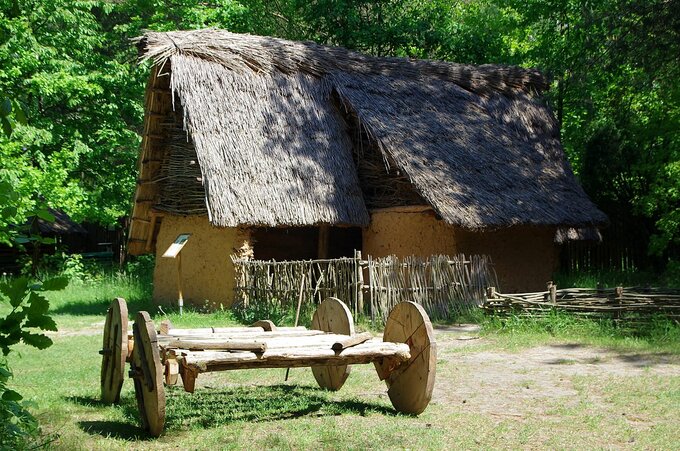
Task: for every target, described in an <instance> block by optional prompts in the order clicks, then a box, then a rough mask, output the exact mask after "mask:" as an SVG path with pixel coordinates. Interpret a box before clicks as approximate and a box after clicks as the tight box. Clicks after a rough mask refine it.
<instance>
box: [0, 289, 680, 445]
mask: <svg viewBox="0 0 680 451" xmlns="http://www.w3.org/2000/svg"><path fill="white" fill-rule="evenodd" d="M115 296H122V297H125V298H126V299H127V300H128V304H129V307H130V314H131V319H132V318H134V312H136V311H138V310H140V309H146V310H149V311H150V313H151V314H152V317H153V318H154V320H155V321H156V323H159V322H160V321H161V320H162V319H165V318H169V319H171V321H172V322H173V324H175V325H176V326H178V327H194V326H207V325H212V326H219V325H233V324H236V320H235V317H234V315H233V314H232V313H231V312H224V311H221V312H215V313H210V314H208V313H200V312H194V311H189V312H187V313H186V314H185V315H183V316H182V317H180V316H179V315H177V314H176V313H174V312H168V309H166V313H167V315H165V314H163V313H162V312H161V311H159V310H158V308H156V307H154V306H153V305H151V304H150V303H149V301H148V299H150V283H149V282H148V280H147V279H145V278H136V277H132V276H129V277H122V276H121V277H119V278H118V279H113V278H110V279H104V280H99V281H94V282H90V283H88V284H73V285H71V286H70V287H69V288H67V290H65V291H62V292H54V293H50V300H51V311H52V313H53V317H54V319H55V320H56V322H57V325H58V326H59V329H60V331H59V332H58V333H56V334H53V335H52V338H53V340H54V345H53V346H52V347H50V348H48V349H46V350H43V351H38V350H36V349H33V348H28V347H26V346H21V345H20V346H17V352H16V353H13V354H12V355H11V358H10V364H11V366H12V369H13V371H14V373H15V379H14V380H13V381H12V386H13V388H15V389H16V390H18V391H19V392H20V393H22V394H23V395H24V396H25V398H27V399H29V400H30V401H32V402H33V403H34V407H33V408H32V411H33V412H34V413H35V415H36V416H37V417H38V419H39V420H40V422H41V424H42V427H43V432H44V434H45V438H46V439H47V440H52V441H51V443H50V446H52V447H54V448H56V449H68V450H71V449H165V448H173V449H231V448H234V449H242V448H252V449H259V448H265V447H266V448H276V449H307V448H324V449H367V448H368V449H393V448H400V449H401V448H409V449H413V448H422V449H459V448H475V449H476V448H505V449H508V448H512V449H516V448H550V449H552V448H563V449H583V448H611V447H615V448H621V447H625V448H640V449H673V448H677V446H678V443H680V431H679V430H678V428H677V424H679V423H680V409H678V406H679V405H680V346H679V345H678V342H679V341H680V340H679V336H678V328H677V327H676V328H673V326H670V328H669V329H668V330H666V332H667V333H666V335H664V334H663V333H661V332H660V331H659V330H657V329H662V328H661V327H660V326H659V327H657V329H654V330H656V332H653V333H652V332H649V333H637V334H636V333H630V331H628V332H627V331H625V330H617V329H615V328H612V327H611V325H607V324H593V323H579V322H578V321H575V320H572V319H569V318H568V317H560V316H558V317H555V318H552V319H550V320H548V321H547V322H545V323H537V322H532V321H530V320H519V319H516V320H510V322H505V323H502V322H498V321H485V320H483V324H482V330H481V333H480V335H479V336H477V337H474V338H475V339H474V340H469V341H466V340H464V339H461V338H460V336H459V334H458V335H457V334H455V333H452V332H448V331H447V330H443V329H442V330H439V331H438V332H437V339H438V349H439V352H438V362H437V371H438V373H437V382H436V385H435V396H434V398H433V401H432V403H431V404H430V406H429V407H428V409H427V410H426V411H425V412H424V413H423V414H421V415H420V416H419V417H410V416H406V415H400V414H397V413H396V412H395V411H394V410H393V408H392V406H391V404H390V402H389V399H388V398H387V395H386V388H385V384H384V383H383V382H381V381H379V380H378V378H377V375H376V373H375V370H374V368H373V366H372V365H357V366H355V367H354V368H353V370H352V374H351V375H350V377H349V379H348V381H347V383H346V384H345V386H344V387H343V388H342V389H341V390H340V391H338V392H328V391H324V390H320V389H318V388H317V386H316V382H315V381H314V378H313V376H312V374H311V371H310V370H309V369H305V368H299V369H292V370H291V374H290V378H289V380H288V381H287V382H284V375H285V370H242V371H231V372H223V373H210V374H202V375H200V376H199V379H198V386H197V390H196V393H194V394H193V395H192V394H189V393H185V392H184V391H183V390H181V388H180V387H168V388H167V413H166V429H165V434H164V435H163V436H161V437H160V438H158V439H151V438H149V437H148V436H147V435H146V434H145V433H144V431H143V430H141V429H140V428H139V426H138V416H137V415H138V413H137V406H136V402H135V397H134V392H133V388H132V383H131V381H130V380H126V381H125V384H124V386H123V392H122V397H121V404H120V405H117V406H105V405H102V404H101V403H100V402H99V371H100V367H99V365H100V361H101V357H100V356H99V355H98V350H99V349H100V346H101V332H102V327H103V321H104V315H105V312H106V309H107V307H108V304H109V302H110V300H111V299H112V298H113V297H115ZM512 321H514V323H513V322H512ZM449 327H451V326H450V325H449ZM664 327H665V326H664ZM638 332H639V331H638ZM560 346H565V348H564V349H565V350H567V351H565V357H564V358H561V359H553V360H555V361H554V362H549V364H546V365H544V364H543V363H541V364H540V365H539V367H537V369H534V368H533V367H532V366H531V365H525V366H522V365H521V364H522V362H526V361H527V360H530V358H532V356H534V355H535V354H536V353H538V352H539V350H542V351H541V352H544V350H545V349H553V350H554V349H562V348H560ZM570 347H577V349H581V350H584V352H585V351H587V352H591V351H592V352H593V353H594V354H593V355H595V357H592V358H591V357H588V358H587V359H586V358H585V357H583V358H581V357H579V355H576V354H575V355H572V354H569V352H573V351H571V350H570V349H571V348H570ZM579 352H580V351H579ZM588 355H590V354H588ZM499 356H500V358H502V360H501V361H500V362H496V363H494V359H495V358H496V357H499ZM584 359H585V360H584ZM639 362H642V363H639ZM493 365H497V366H493ZM640 365H642V366H643V367H641V366H640ZM515 366H517V367H516V368H514V367H515ZM610 366H611V367H612V368H613V370H611V371H610V370H609V369H608V368H609V367H610ZM659 368H662V370H659ZM506 369H507V371H508V372H507V374H506V373H505V372H504V371H505V370H506ZM546 380H550V381H551V383H550V384H548V385H546ZM552 386H554V387H555V388H559V389H560V390H559V391H557V392H556V393H553V392H552V391H551V389H550V388H551V387H552ZM563 392H564V393H567V395H564V393H563Z"/></svg>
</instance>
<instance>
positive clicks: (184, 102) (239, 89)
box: [135, 30, 606, 229]
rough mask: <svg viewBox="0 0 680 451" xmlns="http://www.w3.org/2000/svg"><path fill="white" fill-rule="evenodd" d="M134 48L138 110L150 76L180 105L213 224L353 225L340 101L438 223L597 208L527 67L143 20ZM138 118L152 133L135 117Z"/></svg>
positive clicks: (563, 215) (353, 186)
mask: <svg viewBox="0 0 680 451" xmlns="http://www.w3.org/2000/svg"><path fill="white" fill-rule="evenodd" d="M139 47H140V51H141V54H142V57H143V58H144V59H149V60H152V61H153V63H154V72H153V73H152V78H151V82H150V85H149V90H148V91H147V112H149V110H150V108H153V107H152V104H158V103H159V102H155V103H154V97H153V93H154V92H155V91H159V90H163V89H167V90H169V91H171V92H172V93H173V94H172V97H171V99H172V102H173V105H172V107H173V108H175V109H178V110H179V106H180V105H181V111H182V112H183V121H184V126H185V128H186V130H187V131H188V135H189V139H190V140H191V141H192V143H193V145H194V146H195V153H196V155H197V159H198V163H199V166H200V170H201V174H202V177H201V181H202V183H203V186H204V190H205V204H206V212H207V214H208V215H209V217H210V220H211V222H212V223H213V224H215V225H217V226H236V225H265V226H279V225H313V224H322V223H326V224H347V225H366V224H367V223H368V220H369V216H368V213H367V211H366V207H365V205H364V202H363V199H362V193H361V187H360V186H359V182H358V178H357V175H356V168H355V164H354V161H353V160H352V142H351V140H350V139H349V137H348V133H347V130H346V129H347V128H348V127H349V125H348V124H347V122H346V121H345V120H344V119H343V114H351V115H352V117H354V118H355V119H356V120H357V123H358V124H360V126H361V127H363V128H364V129H365V130H364V131H365V133H367V134H368V135H369V136H370V137H371V140H372V141H373V143H374V144H375V146H376V148H378V149H380V152H382V153H383V157H384V161H385V162H392V164H395V165H397V169H398V171H399V173H403V174H404V175H406V176H407V177H408V179H409V180H410V181H411V183H412V184H413V187H414V189H415V191H416V192H417V193H418V195H419V196H420V197H422V198H423V199H425V200H426V201H427V202H428V203H429V204H430V205H431V206H432V208H433V209H434V210H435V211H436V212H437V213H438V214H439V215H440V216H441V217H442V218H443V219H444V220H445V221H446V222H448V223H450V224H452V225H457V226H461V227H465V228H471V229H477V228H498V227H504V226H512V225H519V224H532V225H550V226H563V227H564V226H568V227H583V226H592V225H598V224H602V223H604V222H605V221H606V217H605V216H604V214H602V213H601V212H600V211H599V210H598V209H597V208H596V207H595V206H594V205H593V204H592V203H591V202H590V200H589V199H588V198H587V196H586V195H585V193H584V192H583V190H582V189H581V187H580V186H579V185H578V183H577V182H576V180H575V177H574V175H573V173H572V171H571V169H570V167H569V164H568V163H567V161H566V159H565V156H564V153H563V150H562V147H561V145H560V142H559V131H558V127H557V125H556V122H555V119H554V118H553V116H552V114H551V112H550V111H549V109H548V108H547V107H546V106H545V105H544V104H543V103H542V102H541V101H540V94H541V93H542V92H543V91H544V90H545V89H547V83H546V81H545V79H544V78H543V77H542V75H541V74H540V73H539V72H537V71H534V70H527V69H521V68H516V67H505V66H493V65H484V66H468V65H460V64H452V63H445V62H436V61H414V60H407V59H402V58H377V57H370V56H366V55H362V54H359V53H356V52H352V51H349V50H346V49H342V48H337V47H325V46H321V45H317V44H314V43H307V42H291V41H285V40H281V39H276V38H269V37H260V36H250V35H241V34H233V33H229V32H226V31H221V30H200V31H186V32H170V33H155V32H151V33H147V34H146V35H145V36H143V37H141V38H140V39H139ZM168 75H169V76H168ZM150 93H151V94H150ZM160 103H162V104H164V107H163V108H161V110H163V111H167V110H168V108H170V105H169V103H168V101H167V100H166V101H164V102H160ZM338 104H339V105H341V106H340V107H338ZM161 113H162V111H161V112H160V113H159V112H155V114H157V115H159V116H162V114H161ZM146 129H147V132H146V133H147V135H152V134H153V133H152V132H153V129H154V125H153V123H149V119H148V118H147V127H146ZM146 144H148V140H146V141H145V144H143V146H144V145H146ZM149 155H151V153H150V152H146V156H145V155H142V166H143V167H142V168H141V173H142V179H145V177H144V174H145V173H146V174H152V175H153V173H154V170H149V169H148V168H145V167H144V161H147V160H149V161H150V160H154V159H153V158H149ZM145 180H146V179H145ZM149 193H152V191H149ZM147 194H148V193H147ZM152 194H153V193H152ZM139 197H140V193H139V191H138V198H139ZM141 197H146V196H141ZM145 200H146V201H149V200H148V199H145ZM140 211H141V210H140ZM135 216H137V217H140V215H139V211H136V213H135Z"/></svg>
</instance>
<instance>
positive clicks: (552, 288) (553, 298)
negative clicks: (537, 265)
mask: <svg viewBox="0 0 680 451" xmlns="http://www.w3.org/2000/svg"><path fill="white" fill-rule="evenodd" d="M548 290H550V302H552V303H553V304H557V285H555V284H554V283H552V282H550V285H548Z"/></svg>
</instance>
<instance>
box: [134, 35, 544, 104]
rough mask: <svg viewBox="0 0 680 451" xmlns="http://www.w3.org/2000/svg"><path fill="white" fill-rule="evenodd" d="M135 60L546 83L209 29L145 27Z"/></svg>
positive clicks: (521, 86)
mask: <svg viewBox="0 0 680 451" xmlns="http://www.w3.org/2000/svg"><path fill="white" fill-rule="evenodd" d="M135 41H136V42H137V45H138V47H139V50H140V60H142V61H144V60H151V61H153V62H154V64H157V65H162V64H163V62H164V61H165V60H167V59H168V58H170V57H172V56H174V55H184V56H194V57H197V58H200V59H203V60H207V61H213V62H216V63H218V64H221V65H222V66H224V67H226V68H228V69H230V70H233V71H236V72H243V71H246V70H249V71H253V72H264V73H272V72H275V71H280V72H283V73H294V72H303V73H308V74H312V75H315V76H323V75H326V74H330V73H333V72H335V71H343V72H354V73H363V74H380V75H385V76H389V75H390V74H393V75H399V76H400V77H409V78H415V79H417V78H422V77H433V78H437V79H440V80H444V81H449V82H453V83H455V84H457V85H459V86H461V87H462V88H464V89H467V90H469V91H472V92H475V93H477V94H485V93H488V92H490V91H495V92H501V93H504V94H513V93H516V92H524V93H529V94H541V93H542V92H544V91H545V90H547V89H548V82H547V80H546V78H545V77H544V76H543V74H542V73H541V72H540V71H538V70H536V69H525V68H521V67H517V66H504V65H494V64H485V65H480V66H474V65H467V64H458V63H451V62H446V61H436V60H417V59H409V58H398V57H376V56H369V55H365V54H363V53H359V52H355V51H352V50H347V49H345V48H343V47H329V46H325V45H321V44H317V43H314V42H309V41H307V42H300V41H288V40H285V39H280V38H273V37H268V36H256V35H250V34H238V33H231V32H229V31H226V30H218V29H214V28H209V29H202V30H191V31H172V32H152V31H150V32H147V33H145V34H144V35H143V36H140V37H138V38H136V39H135Z"/></svg>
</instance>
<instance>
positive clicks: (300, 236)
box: [251, 227, 362, 261]
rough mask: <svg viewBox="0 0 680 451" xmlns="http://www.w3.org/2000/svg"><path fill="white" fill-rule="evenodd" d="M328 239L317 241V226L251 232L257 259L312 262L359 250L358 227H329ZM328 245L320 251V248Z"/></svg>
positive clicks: (318, 229) (347, 254) (318, 230)
mask: <svg viewBox="0 0 680 451" xmlns="http://www.w3.org/2000/svg"><path fill="white" fill-rule="evenodd" d="M326 233H327V234H328V236H327V239H325V240H319V235H320V227H261V228H256V229H254V230H253V232H252V235H251V236H252V241H253V256H254V258H255V259H256V260H278V261H283V260H314V259H317V258H319V255H325V258H340V257H353V256H354V250H355V249H356V250H361V242H362V240H361V228H360V227H329V228H328V231H327V232H326ZM323 243H326V244H325V246H327V249H326V252H321V251H322V249H320V246H324V244H323Z"/></svg>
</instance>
